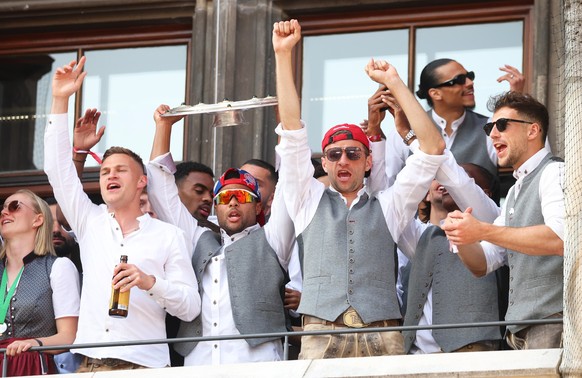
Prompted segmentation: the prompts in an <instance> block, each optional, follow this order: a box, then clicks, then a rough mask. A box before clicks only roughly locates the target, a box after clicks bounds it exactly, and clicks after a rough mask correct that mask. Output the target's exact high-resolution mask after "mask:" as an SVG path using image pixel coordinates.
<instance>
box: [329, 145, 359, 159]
mask: <svg viewBox="0 0 582 378" xmlns="http://www.w3.org/2000/svg"><path fill="white" fill-rule="evenodd" d="M344 152H345V153H346V156H347V157H348V159H349V160H354V161H355V160H360V158H361V157H362V149H361V148H360V147H332V148H328V149H327V150H326V151H325V152H324V153H323V155H324V156H325V158H326V159H327V160H329V161H331V162H335V161H339V159H341V158H342V155H343V153H344Z"/></svg>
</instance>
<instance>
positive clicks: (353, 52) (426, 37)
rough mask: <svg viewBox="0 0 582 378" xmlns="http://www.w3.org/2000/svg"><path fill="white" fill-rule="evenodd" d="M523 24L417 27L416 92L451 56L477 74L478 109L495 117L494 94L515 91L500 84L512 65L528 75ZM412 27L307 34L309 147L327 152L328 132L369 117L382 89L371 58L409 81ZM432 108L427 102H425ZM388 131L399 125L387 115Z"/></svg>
mask: <svg viewBox="0 0 582 378" xmlns="http://www.w3.org/2000/svg"><path fill="white" fill-rule="evenodd" d="M523 28H524V26H523V21H511V22H497V23H481V24H470V25H455V26H439V27H422V28H411V29H410V30H412V31H413V32H414V33H415V35H414V39H415V46H414V48H415V51H416V53H415V57H414V58H415V59H414V62H415V63H414V67H413V68H414V70H413V72H414V79H415V81H414V82H415V84H414V90H415V91H416V90H417V89H418V82H419V77H420V72H421V71H422V68H424V66H425V65H426V64H427V63H429V62H430V61H432V60H434V59H438V58H445V57H446V58H451V59H454V60H457V61H458V62H459V63H461V64H462V65H463V66H464V67H465V68H466V69H467V70H469V71H474V72H475V74H476V79H475V100H476V104H477V106H476V108H475V111H477V112H478V113H481V114H484V115H490V112H489V111H488V110H487V101H488V99H489V97H490V96H491V95H495V94H498V93H500V92H503V91H506V90H508V89H509V84H508V83H507V82H503V83H501V84H500V83H498V82H497V78H498V77H500V76H502V75H503V74H504V72H502V71H499V67H502V66H503V65H504V64H509V65H511V66H514V67H516V68H517V69H519V70H520V71H523V38H524V36H523ZM410 43H411V41H409V29H398V30H386V31H374V32H358V33H344V34H329V35H319V36H306V37H305V38H304V45H303V71H302V72H303V82H302V96H301V97H302V100H301V106H302V117H303V119H304V120H305V121H306V123H307V125H308V135H309V145H310V147H311V149H312V151H313V152H315V153H317V152H319V151H320V150H321V144H320V143H321V138H322V137H323V134H324V133H325V131H326V130H327V129H328V128H329V127H331V126H333V125H336V124H339V123H346V122H347V123H355V124H359V123H360V122H361V121H362V120H363V119H364V118H367V100H368V98H369V97H370V96H371V95H372V94H373V93H374V91H375V90H376V89H377V87H376V84H374V83H373V82H372V81H371V80H370V79H369V78H368V77H367V75H366V74H365V72H364V66H365V64H366V63H367V62H368V60H369V59H370V58H371V57H374V58H380V59H386V60H387V61H388V62H390V63H392V64H394V66H395V67H396V69H397V70H398V73H399V74H400V76H401V77H402V79H403V80H404V82H408V65H409V62H410V61H412V60H411V59H409V55H408V51H409V45H410ZM421 103H422V104H423V105H424V107H425V108H426V109H428V104H427V103H426V101H422V102H421ZM382 126H383V128H384V129H385V130H389V129H391V128H393V127H394V123H393V121H392V117H391V116H390V115H387V117H386V119H385V120H384V122H383V124H382Z"/></svg>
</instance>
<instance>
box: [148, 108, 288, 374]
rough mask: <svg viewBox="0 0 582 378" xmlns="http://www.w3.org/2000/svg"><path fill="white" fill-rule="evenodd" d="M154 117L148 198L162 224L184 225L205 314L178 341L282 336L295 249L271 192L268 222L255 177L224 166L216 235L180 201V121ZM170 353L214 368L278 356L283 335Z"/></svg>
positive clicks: (187, 346)
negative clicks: (174, 136)
mask: <svg viewBox="0 0 582 378" xmlns="http://www.w3.org/2000/svg"><path fill="white" fill-rule="evenodd" d="M167 109H168V108H165V107H159V108H158V110H157V111H156V113H155V114H154V119H155V121H156V132H155V136H154V144H153V148H152V154H151V159H152V160H151V161H150V163H149V164H148V166H147V168H148V178H149V184H148V190H149V195H150V200H151V201H152V204H153V205H154V208H155V209H156V211H157V213H158V215H159V216H160V219H163V220H165V221H167V222H169V223H171V224H174V225H177V226H179V227H180V228H182V229H183V230H184V231H185V233H186V237H187V240H189V241H190V242H191V258H192V265H193V266H194V270H195V272H196V274H197V278H198V284H199V288H200V292H201V297H202V312H201V315H200V316H199V317H197V318H196V319H195V320H194V321H193V322H182V324H181V326H180V330H179V332H178V337H188V336H219V335H238V334H242V335H244V334H251V333H268V332H285V331H286V327H285V313H284V305H283V298H284V290H285V283H286V282H287V281H288V278H287V274H286V270H287V267H288V264H289V258H288V257H286V258H285V259H283V258H280V257H279V256H280V255H281V256H284V255H286V254H285V253H283V252H280V251H282V250H290V249H291V247H292V244H293V241H294V240H295V239H294V234H293V227H292V224H291V222H290V220H289V219H288V218H289V216H288V215H287V214H286V210H285V208H284V203H283V202H282V201H281V200H280V199H278V198H279V196H278V194H277V192H276V191H275V194H274V200H273V201H272V203H271V213H270V217H269V221H268V222H267V223H266V224H265V225H264V227H261V226H260V225H259V224H258V215H259V214H261V212H263V210H264V209H263V206H262V196H261V192H260V190H259V184H258V182H257V180H256V179H255V178H254V177H253V176H252V175H251V174H249V173H248V172H246V171H244V170H242V169H236V168H230V169H228V170H227V171H226V172H225V173H224V174H223V175H222V176H221V177H220V179H219V180H218V181H217V182H216V184H215V187H214V209H215V211H216V215H217V218H218V224H219V225H220V234H219V235H215V234H214V233H212V232H211V231H209V230H208V229H207V228H204V227H200V225H199V224H198V221H197V220H196V219H195V218H193V217H192V216H190V215H189V213H188V211H187V209H186V208H185V207H184V206H183V205H182V203H181V202H180V200H179V197H178V192H177V188H176V185H175V182H174V177H173V175H172V172H173V170H174V162H173V159H172V156H171V154H170V153H169V141H170V137H171V129H172V125H173V123H174V122H176V121H177V119H178V117H162V114H163V113H162V111H163V110H167ZM174 349H175V350H176V351H177V352H178V353H180V354H181V355H183V356H184V365H186V366H189V365H208V364H212V365H218V364H232V363H242V362H256V361H276V360H280V359H281V358H282V353H283V348H282V344H281V339H280V338H262V339H246V340H245V339H239V340H224V341H205V342H199V343H180V344H176V345H175V346H174Z"/></svg>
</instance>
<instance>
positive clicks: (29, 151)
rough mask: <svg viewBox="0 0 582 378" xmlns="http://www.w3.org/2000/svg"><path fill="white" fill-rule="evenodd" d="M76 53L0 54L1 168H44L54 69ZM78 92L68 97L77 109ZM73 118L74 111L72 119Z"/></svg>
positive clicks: (14, 169) (18, 169)
mask: <svg viewBox="0 0 582 378" xmlns="http://www.w3.org/2000/svg"><path fill="white" fill-rule="evenodd" d="M75 57H76V53H74V52H66V53H58V54H43V55H23V56H16V57H14V56H12V57H0V72H1V74H0V172H2V173H7V172H12V171H23V170H42V169H43V155H44V149H43V138H44V129H45V124H46V116H47V114H49V113H50V106H51V100H52V87H51V80H52V77H53V75H54V73H55V70H56V69H57V68H58V67H60V66H62V65H64V64H66V63H68V62H70V61H71V60H73V59H75ZM74 103H75V96H72V97H71V99H70V101H69V108H70V109H74ZM73 119H74V113H73V112H71V114H70V116H69V122H72V120H73Z"/></svg>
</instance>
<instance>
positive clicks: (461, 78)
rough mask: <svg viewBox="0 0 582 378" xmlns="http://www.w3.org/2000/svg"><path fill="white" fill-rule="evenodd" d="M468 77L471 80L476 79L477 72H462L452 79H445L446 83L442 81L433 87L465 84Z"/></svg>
mask: <svg viewBox="0 0 582 378" xmlns="http://www.w3.org/2000/svg"><path fill="white" fill-rule="evenodd" d="M467 78H469V79H471V80H475V72H473V71H469V72H467V73H464V74H460V75H457V76H455V77H454V78H452V79H451V80H448V81H445V82H444V83H440V84H438V85H435V86H434V87H433V88H440V87H452V86H453V85H457V84H459V85H465V82H466V81H467Z"/></svg>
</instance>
